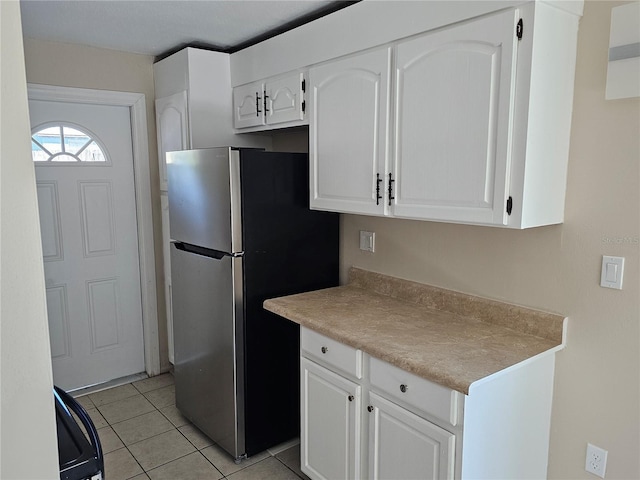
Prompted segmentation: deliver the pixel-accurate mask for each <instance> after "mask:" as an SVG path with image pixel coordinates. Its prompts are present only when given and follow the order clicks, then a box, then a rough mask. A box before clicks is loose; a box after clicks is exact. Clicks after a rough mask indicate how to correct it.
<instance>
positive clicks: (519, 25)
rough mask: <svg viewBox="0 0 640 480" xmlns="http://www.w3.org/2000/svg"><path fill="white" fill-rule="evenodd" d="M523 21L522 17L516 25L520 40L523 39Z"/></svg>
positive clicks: (517, 35)
mask: <svg viewBox="0 0 640 480" xmlns="http://www.w3.org/2000/svg"><path fill="white" fill-rule="evenodd" d="M523 28H524V27H523V23H522V19H520V20H518V24H517V25H516V37H518V40H522V30H523Z"/></svg>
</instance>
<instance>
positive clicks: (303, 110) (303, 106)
mask: <svg viewBox="0 0 640 480" xmlns="http://www.w3.org/2000/svg"><path fill="white" fill-rule="evenodd" d="M306 108H307V102H305V101H304V100H303V101H302V113H304V112H305V109H306Z"/></svg>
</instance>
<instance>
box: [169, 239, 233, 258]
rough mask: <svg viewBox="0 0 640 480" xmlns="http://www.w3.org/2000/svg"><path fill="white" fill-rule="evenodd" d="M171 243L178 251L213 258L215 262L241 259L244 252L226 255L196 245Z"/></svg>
mask: <svg viewBox="0 0 640 480" xmlns="http://www.w3.org/2000/svg"><path fill="white" fill-rule="evenodd" d="M171 243H172V244H173V245H174V246H175V247H176V248H177V249H178V250H181V251H183V252H187V253H194V254H196V255H201V256H203V257H209V258H213V259H215V260H220V259H222V258H223V257H241V256H242V255H243V254H244V252H239V253H228V252H221V251H219V250H213V249H210V248H204V247H200V246H198V245H191V244H190V243H185V242H178V241H176V240H171Z"/></svg>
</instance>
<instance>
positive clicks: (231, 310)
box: [171, 244, 245, 458]
mask: <svg viewBox="0 0 640 480" xmlns="http://www.w3.org/2000/svg"><path fill="white" fill-rule="evenodd" d="M241 272H242V258H239V257H231V256H228V255H225V256H223V257H222V258H220V259H215V258H211V257H206V256H203V255H197V254H194V253H189V252H185V251H182V250H179V249H177V248H176V246H175V244H172V246H171V276H172V281H173V285H172V286H173V295H172V298H173V322H174V345H175V371H174V375H175V383H176V406H177V407H178V410H180V412H181V413H182V414H183V415H184V416H185V417H187V418H188V419H189V420H191V421H192V422H193V423H194V424H195V425H196V426H197V427H198V428H199V429H200V430H202V431H203V432H204V433H205V434H207V435H208V436H209V437H210V438H211V439H212V440H214V441H215V442H216V443H217V444H218V445H220V446H221V447H222V448H224V449H225V450H227V451H228V452H229V453H230V454H231V455H233V456H234V457H235V458H237V457H239V456H240V455H242V454H244V453H245V451H244V450H245V444H244V440H245V439H244V410H243V408H242V406H243V404H244V393H243V392H244V376H243V371H244V363H243V358H244V352H243V347H242V342H241V341H236V339H241V338H242V331H241V329H242V324H243V318H242V317H243V311H242V279H241V278H242V276H241ZM239 406H240V408H239Z"/></svg>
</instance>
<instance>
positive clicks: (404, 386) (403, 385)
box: [400, 383, 409, 393]
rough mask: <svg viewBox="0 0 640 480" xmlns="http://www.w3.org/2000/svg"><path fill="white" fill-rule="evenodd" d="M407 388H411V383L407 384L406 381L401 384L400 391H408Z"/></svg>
mask: <svg viewBox="0 0 640 480" xmlns="http://www.w3.org/2000/svg"><path fill="white" fill-rule="evenodd" d="M407 390H409V385H405V384H404V383H403V384H402V385H400V391H401V392H402V393H407Z"/></svg>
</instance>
